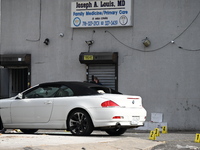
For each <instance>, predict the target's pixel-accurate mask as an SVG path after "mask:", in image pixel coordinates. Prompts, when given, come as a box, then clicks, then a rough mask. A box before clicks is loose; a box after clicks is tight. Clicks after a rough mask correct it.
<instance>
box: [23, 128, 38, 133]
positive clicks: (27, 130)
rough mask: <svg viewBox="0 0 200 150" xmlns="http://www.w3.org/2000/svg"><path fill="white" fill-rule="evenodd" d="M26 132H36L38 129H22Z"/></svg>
mask: <svg viewBox="0 0 200 150" xmlns="http://www.w3.org/2000/svg"><path fill="white" fill-rule="evenodd" d="M20 130H21V131H22V132H23V133H24V134H34V133H35V132H37V131H38V129H20Z"/></svg>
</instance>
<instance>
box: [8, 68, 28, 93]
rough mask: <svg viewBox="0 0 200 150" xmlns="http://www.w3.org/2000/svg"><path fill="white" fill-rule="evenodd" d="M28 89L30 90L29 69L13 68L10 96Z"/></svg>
mask: <svg viewBox="0 0 200 150" xmlns="http://www.w3.org/2000/svg"><path fill="white" fill-rule="evenodd" d="M27 88H28V68H12V69H11V89H10V91H11V95H10V96H15V95H17V94H18V93H20V92H22V91H24V90H25V89H27Z"/></svg>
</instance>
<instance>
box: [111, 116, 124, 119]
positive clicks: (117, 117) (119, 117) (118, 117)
mask: <svg viewBox="0 0 200 150" xmlns="http://www.w3.org/2000/svg"><path fill="white" fill-rule="evenodd" d="M113 119H124V117H123V116H114V117H113Z"/></svg>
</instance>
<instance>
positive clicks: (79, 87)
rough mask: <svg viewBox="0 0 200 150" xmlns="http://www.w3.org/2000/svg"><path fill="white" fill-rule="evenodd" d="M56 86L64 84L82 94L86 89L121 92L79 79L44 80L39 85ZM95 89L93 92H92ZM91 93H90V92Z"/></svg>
mask: <svg viewBox="0 0 200 150" xmlns="http://www.w3.org/2000/svg"><path fill="white" fill-rule="evenodd" d="M49 85H52V86H57V85H66V86H68V87H70V88H71V89H73V90H74V91H75V92H76V94H77V95H84V94H85V92H86V89H88V90H90V91H91V90H92V91H93V92H92V93H93V94H97V93H98V92H97V90H101V89H103V91H105V93H115V94H121V93H120V92H117V91H115V90H113V89H111V88H109V87H105V86H102V85H98V84H95V83H89V82H80V81H57V82H46V83H41V84H39V86H49ZM94 91H95V92H94ZM90 94H91V93H90Z"/></svg>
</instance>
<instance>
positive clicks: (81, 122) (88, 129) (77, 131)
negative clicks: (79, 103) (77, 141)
mask: <svg viewBox="0 0 200 150" xmlns="http://www.w3.org/2000/svg"><path fill="white" fill-rule="evenodd" d="M93 129H94V126H93V123H92V120H91V118H90V116H89V114H88V113H87V112H86V111H84V110H81V109H78V110H74V111H72V112H71V113H70V114H69V116H68V119H67V130H68V131H70V132H71V133H72V134H73V135H79V136H87V135H90V134H91V133H92V131H93Z"/></svg>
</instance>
